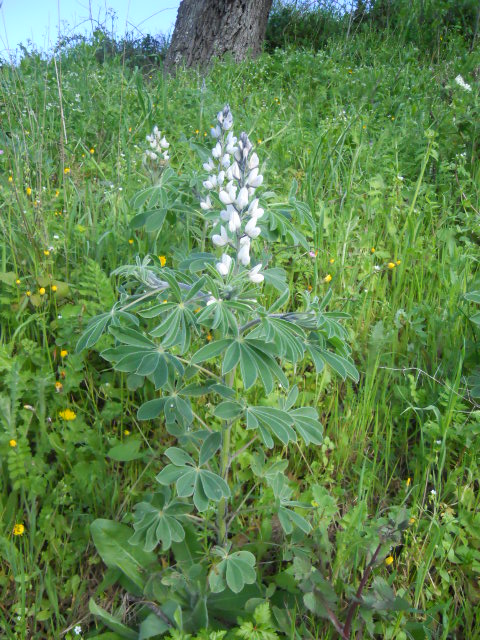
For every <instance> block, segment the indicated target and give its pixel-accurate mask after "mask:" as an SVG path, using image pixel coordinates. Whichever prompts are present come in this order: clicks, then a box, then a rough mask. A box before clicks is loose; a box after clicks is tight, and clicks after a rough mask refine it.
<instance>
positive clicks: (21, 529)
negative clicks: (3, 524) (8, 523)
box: [13, 524, 25, 536]
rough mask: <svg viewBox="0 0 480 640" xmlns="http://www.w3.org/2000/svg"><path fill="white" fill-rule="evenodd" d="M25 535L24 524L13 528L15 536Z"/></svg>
mask: <svg viewBox="0 0 480 640" xmlns="http://www.w3.org/2000/svg"><path fill="white" fill-rule="evenodd" d="M24 533H25V527H24V525H23V524H16V525H15V526H14V527H13V535H14V536H23V534H24Z"/></svg>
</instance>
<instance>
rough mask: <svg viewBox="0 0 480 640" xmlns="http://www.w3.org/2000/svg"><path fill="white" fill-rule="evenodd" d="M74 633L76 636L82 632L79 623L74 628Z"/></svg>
mask: <svg viewBox="0 0 480 640" xmlns="http://www.w3.org/2000/svg"><path fill="white" fill-rule="evenodd" d="M73 633H74V634H75V635H76V636H79V635H80V634H81V633H82V627H81V626H80V625H79V624H77V625H76V627H75V628H74V629H73Z"/></svg>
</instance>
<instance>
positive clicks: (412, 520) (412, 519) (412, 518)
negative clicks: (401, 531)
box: [408, 516, 415, 524]
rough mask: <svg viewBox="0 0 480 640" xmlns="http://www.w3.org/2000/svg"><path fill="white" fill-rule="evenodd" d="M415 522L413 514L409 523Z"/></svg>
mask: <svg viewBox="0 0 480 640" xmlns="http://www.w3.org/2000/svg"><path fill="white" fill-rule="evenodd" d="M414 522H415V518H414V517H413V516H412V517H411V518H410V520H409V521H408V524H413V523H414Z"/></svg>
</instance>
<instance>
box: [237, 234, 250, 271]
mask: <svg viewBox="0 0 480 640" xmlns="http://www.w3.org/2000/svg"><path fill="white" fill-rule="evenodd" d="M238 260H239V262H240V263H241V264H243V266H244V267H246V266H247V265H248V264H250V238H249V237H248V236H243V237H242V238H240V249H239V251H238Z"/></svg>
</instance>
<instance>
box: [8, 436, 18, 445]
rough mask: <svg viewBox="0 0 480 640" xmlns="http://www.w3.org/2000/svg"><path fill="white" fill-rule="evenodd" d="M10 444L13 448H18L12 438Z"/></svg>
mask: <svg viewBox="0 0 480 640" xmlns="http://www.w3.org/2000/svg"><path fill="white" fill-rule="evenodd" d="M8 444H9V445H10V446H11V447H16V446H17V441H16V440H14V439H13V438H12V439H11V440H9V441H8Z"/></svg>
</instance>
